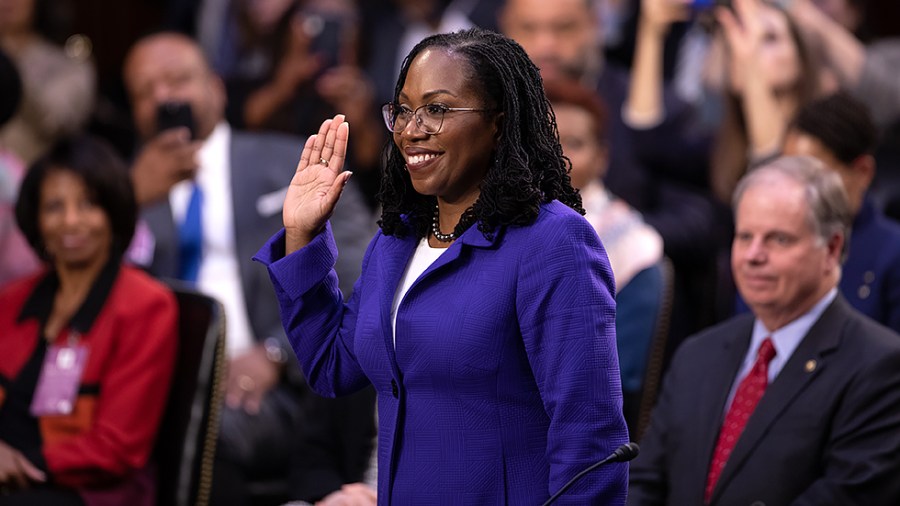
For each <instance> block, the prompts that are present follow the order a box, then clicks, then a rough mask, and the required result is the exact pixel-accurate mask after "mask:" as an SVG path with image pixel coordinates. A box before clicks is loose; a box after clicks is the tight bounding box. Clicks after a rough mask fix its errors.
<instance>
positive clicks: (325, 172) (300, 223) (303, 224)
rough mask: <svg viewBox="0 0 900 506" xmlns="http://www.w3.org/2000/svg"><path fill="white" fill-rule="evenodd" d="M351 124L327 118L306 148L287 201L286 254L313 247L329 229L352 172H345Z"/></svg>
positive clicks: (285, 219) (283, 213)
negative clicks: (328, 222)
mask: <svg viewBox="0 0 900 506" xmlns="http://www.w3.org/2000/svg"><path fill="white" fill-rule="evenodd" d="M349 135H350V125H349V124H348V123H347V122H345V121H344V115H343V114H338V115H337V116H335V117H334V119H327V120H325V121H324V122H323V123H322V126H321V128H319V133H318V134H316V135H314V136H312V137H310V138H309V139H307V141H306V145H304V146H303V153H302V154H301V155H300V162H299V163H298V164H297V171H296V172H295V173H294V177H293V179H291V185H290V187H289V188H288V192H287V195H286V196H285V198H284V209H283V210H282V219H283V220H284V229H285V254H286V255H287V254H290V253H293V252H294V251H296V250H298V249H300V248H302V247H303V246H306V245H307V244H309V242H310V241H311V240H312V239H313V237H315V236H316V234H318V233H319V232H320V231H321V230H322V228H324V227H325V222H326V221H327V220H328V218H329V217H330V216H331V213H332V212H333V211H334V206H335V204H337V201H338V198H339V197H340V196H341V191H342V190H343V188H344V185H345V184H347V181H348V180H349V179H350V175H351V174H352V173H351V172H343V168H344V159H345V158H346V155H347V139H348V138H349Z"/></svg>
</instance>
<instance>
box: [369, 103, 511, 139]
mask: <svg viewBox="0 0 900 506" xmlns="http://www.w3.org/2000/svg"><path fill="white" fill-rule="evenodd" d="M394 106H397V107H400V108H402V107H405V106H403V105H401V104H398V103H397V102H388V103H386V104H384V105H382V106H381V117H382V119H383V120H384V126H386V127H387V129H388V131H389V132H391V133H395V134H399V133H401V132H402V131H403V130H405V129H406V127H407V126H409V120H408V119H407V120H406V124H405V125H403V128H401V129H399V130H397V129H395V128H393V127H392V126H391V118H392V117H393V118H394V121H393V122H394V124H396V122H397V121H396V119H397V118H398V117H400V114H399V113H398V114H397V115H394V114H393V112H392V109H393V107H394ZM428 106H438V107H441V108H442V109H443V111H444V112H443V113H441V123H440V124H439V125H438V127H437V129H436V130H435V131H434V132H428V131H426V130H425V128H423V127H422V124H423V123H424V121H423V120H422V119H421V118H419V111H420V110H422V108H423V107H428ZM406 109H408V110H409V107H406ZM495 110H496V109H485V108H478V107H447V106H446V105H444V104H438V103H434V102H432V103H429V104H422V105H420V106H419V107H416V108H415V109H414V110H411V111H412V115H413V117H415V118H416V123H415V124H416V128H418V129H419V130H420V131H421V132H423V133H425V134H427V135H437V134H439V133H441V129H443V128H444V116H445V115H446V114H447V113H448V112H490V111H495Z"/></svg>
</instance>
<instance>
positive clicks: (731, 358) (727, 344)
mask: <svg viewBox="0 0 900 506" xmlns="http://www.w3.org/2000/svg"><path fill="white" fill-rule="evenodd" d="M752 330H753V318H751V317H750V316H749V315H747V317H746V318H743V319H741V320H739V321H738V322H736V325H734V326H733V327H731V328H729V334H728V335H726V336H723V337H724V338H723V339H722V343H721V346H722V348H721V349H719V350H716V352H715V353H716V355H718V356H720V357H721V359H720V360H715V361H713V362H712V366H711V367H710V369H709V371H708V372H707V373H706V374H705V375H704V376H705V377H706V379H707V380H706V381H705V382H704V383H703V385H702V386H701V388H700V392H699V394H698V397H697V406H696V410H697V413H699V414H700V418H701V419H702V421H701V423H700V425H699V426H698V432H697V436H698V437H697V441H696V443H695V444H696V448H697V451H698V452H699V453H698V458H699V459H700V460H699V461H700V462H703V468H702V476H701V478H700V480H699V483H700V484H701V485H700V487H701V488H700V496H699V497H701V498H702V497H703V488H702V487H704V486H705V484H706V473H707V468H708V466H709V463H710V462H711V461H712V455H713V450H714V449H715V445H716V440H717V439H718V437H719V429H720V428H721V426H722V419H723V417H724V416H725V402H726V401H727V400H728V394H729V392H730V390H731V385H732V384H733V383H734V378H735V375H737V371H738V369H740V367H741V362H743V360H744V355H745V354H746V353H747V347H748V346H749V345H750V334H751V332H752Z"/></svg>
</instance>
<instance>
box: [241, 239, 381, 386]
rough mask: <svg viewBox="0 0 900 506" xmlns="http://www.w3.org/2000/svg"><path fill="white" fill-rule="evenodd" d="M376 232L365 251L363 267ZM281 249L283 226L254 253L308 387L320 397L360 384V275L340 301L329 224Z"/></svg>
mask: <svg viewBox="0 0 900 506" xmlns="http://www.w3.org/2000/svg"><path fill="white" fill-rule="evenodd" d="M378 237H380V235H378V236H376V238H375V239H373V240H372V243H371V244H370V245H369V249H368V250H367V251H366V255H365V257H364V259H363V266H362V271H363V272H365V270H366V266H367V264H368V259H369V256H370V255H371V253H372V250H373V248H374V245H375V243H376V242H377V240H378ZM284 251H285V245H284V229H282V230H280V231H279V232H278V233H276V234H275V235H274V236H272V238H271V239H269V241H268V242H267V243H266V244H265V245H264V246H263V247H262V248H261V249H260V250H259V252H257V254H256V255H255V256H254V257H253V259H254V260H256V261H258V262H260V263H262V264H263V265H265V266H266V267H267V268H268V271H269V278H270V279H271V280H272V285H273V286H274V288H275V295H276V296H277V298H278V305H279V307H280V308H281V321H282V325H283V326H284V330H285V332H286V333H287V336H288V340H289V341H290V343H291V347H292V348H293V350H294V354H295V355H296V356H297V359H298V360H299V362H300V366H301V367H302V368H303V372H304V374H305V375H306V379H307V382H308V383H309V386H310V388H311V389H312V390H313V391H314V392H316V393H318V394H319V395H322V396H324V397H336V396H339V395H345V394H349V393H352V392H355V391H357V390H359V389H361V388H363V387H364V386H366V385H367V384H369V380H368V378H367V377H366V376H365V374H364V373H363V370H362V368H361V367H360V365H359V362H358V361H357V359H356V353H355V351H354V335H355V332H356V318H357V308H358V307H359V297H360V293H359V292H360V285H361V281H357V283H356V285H355V286H354V288H353V295H352V297H351V298H350V300H349V301H348V302H347V303H346V304H345V303H344V299H343V296H342V295H341V291H340V288H339V286H338V277H337V274H336V273H335V271H334V265H335V260H336V258H337V246H336V245H335V243H334V236H333V235H332V233H331V224H330V223H328V224H326V226H325V230H323V231H322V232H321V233H320V234H319V235H317V236H316V237H315V238H314V239H313V240H312V242H310V243H309V244H308V245H306V246H305V247H303V248H301V249H299V250H297V251H295V252H293V253H291V254H290V255H287V256H285V254H284ZM361 279H362V278H360V280H361Z"/></svg>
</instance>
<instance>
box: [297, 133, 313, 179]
mask: <svg viewBox="0 0 900 506" xmlns="http://www.w3.org/2000/svg"><path fill="white" fill-rule="evenodd" d="M315 143H316V136H315V135H310V136H309V138H308V139H306V143H305V144H303V152H301V153H300V161H299V162H297V171H296V172H300V171H301V170H303V169H305V168H306V167H308V166H309V160H310V157H311V154H312V151H313V148H314V147H315Z"/></svg>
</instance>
